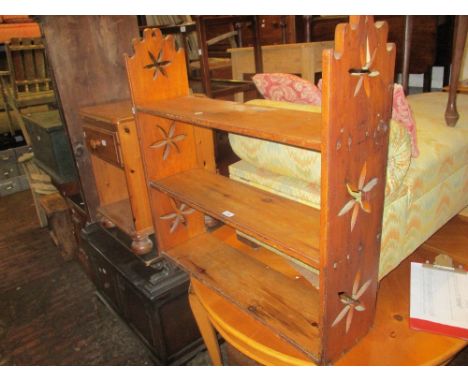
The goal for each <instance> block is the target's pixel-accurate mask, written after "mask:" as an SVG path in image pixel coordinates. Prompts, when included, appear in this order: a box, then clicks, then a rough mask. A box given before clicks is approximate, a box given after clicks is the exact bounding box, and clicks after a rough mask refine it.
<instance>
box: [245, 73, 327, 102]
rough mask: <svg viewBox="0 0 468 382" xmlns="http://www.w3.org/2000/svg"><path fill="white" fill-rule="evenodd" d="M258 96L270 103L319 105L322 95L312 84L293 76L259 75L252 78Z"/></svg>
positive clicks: (280, 74) (281, 74)
mask: <svg viewBox="0 0 468 382" xmlns="http://www.w3.org/2000/svg"><path fill="white" fill-rule="evenodd" d="M252 79H253V82H254V83H255V86H256V87H257V89H258V91H259V92H260V94H262V95H263V97H265V98H266V99H269V100H272V101H285V102H293V103H301V104H312V105H320V104H321V101H322V93H321V91H320V90H319V89H318V88H317V86H315V85H314V84H313V83H311V82H310V81H307V80H303V79H302V78H300V77H298V76H295V75H294V74H286V73H261V74H256V75H254V76H253V78H252Z"/></svg>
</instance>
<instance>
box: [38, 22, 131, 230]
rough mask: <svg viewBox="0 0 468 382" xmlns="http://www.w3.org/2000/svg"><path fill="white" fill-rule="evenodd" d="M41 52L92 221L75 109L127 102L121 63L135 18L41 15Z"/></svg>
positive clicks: (93, 199)
mask: <svg viewBox="0 0 468 382" xmlns="http://www.w3.org/2000/svg"><path fill="white" fill-rule="evenodd" d="M40 23H41V27H42V30H43V34H44V35H45V41H46V52H47V55H48V60H49V63H50V65H51V67H52V70H53V73H54V77H55V79H56V85H57V91H58V94H59V98H60V102H61V106H62V111H63V116H64V119H65V120H66V125H67V128H68V133H69V136H70V140H71V143H72V147H73V152H74V154H75V160H76V162H77V165H78V171H79V175H80V180H81V184H82V191H83V195H84V199H85V201H86V205H87V208H88V213H89V216H90V219H91V220H93V221H94V220H95V219H96V208H97V206H98V195H97V192H96V185H95V181H94V177H93V173H92V168H91V161H90V155H89V152H88V150H87V149H86V145H85V143H84V138H83V132H82V128H81V120H80V116H79V113H78V110H79V109H80V108H81V107H83V106H90V105H95V104H98V103H104V102H111V101H115V100H122V99H128V98H129V97H130V93H129V89H128V82H127V75H126V72H125V65H124V61H123V54H124V53H131V52H132V48H131V41H132V39H133V38H135V37H138V25H137V19H136V17H135V16H41V17H40Z"/></svg>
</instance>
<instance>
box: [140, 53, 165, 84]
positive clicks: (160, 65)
mask: <svg viewBox="0 0 468 382" xmlns="http://www.w3.org/2000/svg"><path fill="white" fill-rule="evenodd" d="M148 55H149V56H150V60H151V64H148V65H145V66H144V68H145V69H154V74H153V80H155V79H156V77H157V76H158V73H161V74H162V75H163V76H164V77H167V72H166V69H165V67H166V66H168V65H169V64H170V63H171V61H169V60H163V59H162V55H163V50H162V49H161V50H160V51H159V53H158V58H157V59H156V58H154V55H153V53H151V52H150V51H148Z"/></svg>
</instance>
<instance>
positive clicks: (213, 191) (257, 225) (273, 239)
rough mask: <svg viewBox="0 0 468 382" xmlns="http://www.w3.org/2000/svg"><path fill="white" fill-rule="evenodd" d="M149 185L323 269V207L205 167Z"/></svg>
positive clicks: (289, 254)
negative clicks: (296, 200)
mask: <svg viewBox="0 0 468 382" xmlns="http://www.w3.org/2000/svg"><path fill="white" fill-rule="evenodd" d="M150 184H151V186H152V187H154V188H156V189H158V190H160V191H162V192H164V193H166V194H168V195H169V196H171V197H173V198H175V199H176V200H179V201H183V202H185V203H187V204H188V205H190V206H191V207H193V208H195V209H197V210H199V211H201V212H203V213H206V214H208V215H210V216H213V217H214V218H216V219H218V220H221V221H223V222H224V223H226V224H228V225H229V226H231V227H233V228H235V229H238V230H240V231H242V232H243V233H245V234H247V235H251V236H253V237H255V238H256V239H258V240H260V241H261V242H264V243H266V244H268V245H270V246H272V247H273V248H275V249H277V250H279V251H281V252H283V253H284V254H286V255H288V256H290V257H293V258H294V259H297V260H299V261H301V262H303V263H305V264H307V265H309V266H312V267H314V268H316V269H319V267H320V255H319V235H320V211H319V210H317V209H315V208H312V207H309V206H306V205H304V204H301V203H297V202H294V201H292V200H288V199H285V198H283V197H281V196H277V195H274V194H271V193H269V192H266V191H263V190H260V189H257V188H254V187H251V186H248V185H245V184H242V183H239V182H236V181H234V180H231V179H229V178H227V177H224V176H221V175H217V174H213V173H210V172H208V171H205V170H201V169H194V170H190V171H186V172H183V173H181V174H178V175H173V176H170V177H168V178H165V179H161V180H158V181H151V182H150ZM226 211H227V212H226ZM231 214H233V215H231Z"/></svg>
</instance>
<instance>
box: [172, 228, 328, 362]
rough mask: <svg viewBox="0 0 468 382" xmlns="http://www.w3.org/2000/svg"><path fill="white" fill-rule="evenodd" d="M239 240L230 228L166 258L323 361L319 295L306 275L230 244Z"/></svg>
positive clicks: (188, 244)
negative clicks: (304, 277) (281, 270)
mask: <svg viewBox="0 0 468 382" xmlns="http://www.w3.org/2000/svg"><path fill="white" fill-rule="evenodd" d="M233 237H234V238H235V231H234V230H233V229H232V228H229V227H226V226H224V227H222V228H220V229H218V230H217V231H215V232H214V233H205V234H202V235H199V236H197V237H195V238H193V239H191V240H189V241H187V242H185V243H184V244H181V245H179V246H177V247H176V248H173V249H171V250H169V251H166V252H165V255H166V256H167V257H169V258H170V259H172V260H173V261H175V262H176V263H177V264H178V265H180V266H181V267H182V268H184V269H185V270H186V271H188V272H189V273H190V275H191V276H192V277H194V278H196V279H197V280H199V281H200V282H201V283H203V284H205V285H207V286H208V287H210V288H211V289H213V290H215V291H216V292H218V293H219V294H220V295H222V296H224V297H225V298H227V299H228V300H230V301H231V302H233V303H234V304H236V305H237V306H238V307H239V308H241V309H242V310H243V311H245V312H246V313H248V314H249V315H250V316H251V317H253V318H255V319H256V320H258V321H260V322H261V323H263V324H264V325H266V326H267V327H269V328H270V329H271V330H273V331H274V332H275V333H276V334H277V335H278V336H280V337H281V338H283V339H285V340H286V341H288V342H289V343H290V344H292V345H293V346H294V347H296V348H297V349H299V350H300V351H301V352H303V353H304V354H306V355H307V356H308V357H310V358H312V359H314V360H318V359H319V354H320V349H321V344H320V330H319V322H318V321H319V293H318V291H317V290H316V289H315V288H313V287H312V286H311V285H308V284H307V282H305V281H304V279H303V278H302V277H300V276H297V275H296V276H293V275H292V273H290V274H288V273H284V272H280V271H279V270H280V268H281V265H279V264H278V263H277V262H278V256H275V255H274V254H272V253H271V252H269V251H267V250H265V249H258V250H256V251H253V250H250V251H249V247H248V246H247V245H245V244H241V243H240V242H237V243H234V246H232V245H230V244H233ZM249 252H255V255H254V256H251V254H250V253H249ZM270 261H271V263H270ZM283 262H284V261H283Z"/></svg>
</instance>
